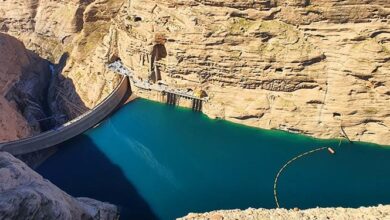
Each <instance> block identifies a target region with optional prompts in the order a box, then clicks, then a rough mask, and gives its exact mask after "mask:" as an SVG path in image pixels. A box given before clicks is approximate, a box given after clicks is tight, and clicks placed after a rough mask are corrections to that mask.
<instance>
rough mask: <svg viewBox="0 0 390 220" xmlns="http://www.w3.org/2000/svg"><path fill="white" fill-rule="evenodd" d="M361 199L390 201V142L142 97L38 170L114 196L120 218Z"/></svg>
mask: <svg viewBox="0 0 390 220" xmlns="http://www.w3.org/2000/svg"><path fill="white" fill-rule="evenodd" d="M325 146H326V147H332V148H333V149H335V151H336V152H337V153H336V154H334V155H332V156H330V155H329V152H327V151H326V150H323V151H319V152H317V153H315V154H311V155H308V156H305V157H303V158H301V159H299V160H297V161H295V162H294V163H292V164H290V165H289V166H288V167H287V168H286V169H285V170H284V171H283V174H282V175H280V177H279V180H278V200H279V205H280V207H282V208H294V207H298V208H301V209H303V208H311V207H317V206H319V207H337V206H343V207H360V206H370V205H378V204H389V203H390V188H389V187H388V186H389V185H390V170H389V169H388V167H389V166H390V160H389V158H390V148H387V147H384V146H378V145H373V144H366V143H359V142H354V143H350V142H348V141H347V140H343V141H341V144H340V140H318V139H313V138H310V137H306V136H302V135H297V134H290V133H286V132H281V131H266V130H261V129H256V128H251V127H246V126H242V125H237V124H233V123H230V122H226V121H221V120H211V119H209V118H207V117H206V116H205V115H203V114H201V113H199V112H195V111H192V110H191V109H183V108H173V107H172V106H171V105H166V104H161V103H156V102H152V101H147V100H145V99H138V100H135V101H133V102H130V103H129V104H127V105H126V106H124V107H123V108H121V109H120V110H119V111H118V112H116V113H115V114H114V115H112V116H111V117H109V118H107V119H106V120H105V121H103V122H102V123H101V124H100V125H99V126H98V127H96V128H94V129H91V130H89V131H88V132H86V133H84V134H82V135H80V136H78V137H76V138H73V139H71V140H69V141H67V142H65V143H62V144H60V145H59V151H58V152H57V153H56V154H55V155H53V156H52V157H51V158H49V159H48V160H47V161H46V162H44V163H43V164H42V165H41V166H40V167H38V169H37V171H38V172H39V173H40V174H42V175H43V176H44V177H45V178H47V179H49V180H50V181H51V182H53V183H54V184H56V185H57V186H58V187H60V188H61V189H63V190H65V191H66V192H68V193H70V194H71V195H72V196H76V197H91V198H95V199H99V200H101V201H107V202H110V203H113V204H116V205H118V206H119V207H120V210H121V219H162V220H165V219H167V220H168V219H174V218H177V217H181V216H184V215H187V214H188V213H189V212H206V211H211V210H219V209H237V208H239V209H246V208H248V207H253V208H276V206H275V201H274V191H273V187H274V179H275V176H276V174H277V173H278V171H279V170H280V168H281V167H282V166H283V165H284V164H285V163H286V162H287V161H289V160H291V159H292V158H294V157H295V156H297V155H300V154H302V153H304V152H308V151H311V150H315V149H317V148H319V147H325Z"/></svg>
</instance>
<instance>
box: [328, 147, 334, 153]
mask: <svg viewBox="0 0 390 220" xmlns="http://www.w3.org/2000/svg"><path fill="white" fill-rule="evenodd" d="M328 151H329V153H331V154H335V153H336V152H335V151H334V150H333V149H332V148H331V147H328Z"/></svg>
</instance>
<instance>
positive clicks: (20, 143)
mask: <svg viewBox="0 0 390 220" xmlns="http://www.w3.org/2000/svg"><path fill="white" fill-rule="evenodd" d="M129 89H130V84H129V81H128V78H127V77H123V78H122V80H121V82H120V84H119V85H118V86H117V87H116V89H115V90H114V91H113V92H112V93H111V94H110V95H109V96H108V97H107V98H106V99H105V100H104V101H103V102H102V103H100V104H99V105H98V106H96V107H95V108H94V109H91V110H89V111H88V112H86V113H84V114H83V115H81V116H79V117H78V118H76V119H74V120H72V121H70V122H68V123H66V124H64V125H62V126H61V127H59V128H57V129H55V130H51V131H47V132H44V133H42V134H39V135H36V136H34V137H31V138H26V139H21V140H17V141H12V142H7V143H1V144H0V151H6V152H9V153H11V154H13V155H22V154H28V153H32V152H35V151H40V150H44V149H47V148H50V147H53V146H55V145H57V144H60V143H62V142H64V141H67V140H69V139H71V138H73V137H75V136H77V135H79V134H81V133H83V132H85V131H86V130H88V129H89V128H91V127H93V126H95V125H96V124H98V123H99V122H101V121H102V120H103V119H104V118H106V117H107V116H108V115H110V114H111V113H112V112H113V111H114V110H115V109H116V108H117V107H118V106H119V105H120V104H121V102H122V99H123V98H124V97H125V96H126V94H127V93H128V91H129Z"/></svg>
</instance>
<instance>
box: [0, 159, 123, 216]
mask: <svg viewBox="0 0 390 220" xmlns="http://www.w3.org/2000/svg"><path fill="white" fill-rule="evenodd" d="M0 176H1V178H0V218H1V219H60V220H62V219H63V220H67V219H80V220H81V219H88V220H93V219H96V220H116V219H118V218H119V214H118V210H117V207H115V206H114V205H111V204H108V203H104V202H99V201H96V200H93V199H89V198H73V197H71V196H70V195H68V194H66V193H65V192H63V191H61V190H60V189H59V188H57V187H56V186H55V185H53V184H52V183H50V182H49V181H48V180H45V179H43V178H42V176H40V175H39V174H37V173H35V172H34V171H33V170H32V169H30V168H29V167H28V166H27V165H26V164H24V163H23V162H22V161H20V160H18V159H16V158H14V157H13V156H12V155H10V154H8V153H4V152H0Z"/></svg>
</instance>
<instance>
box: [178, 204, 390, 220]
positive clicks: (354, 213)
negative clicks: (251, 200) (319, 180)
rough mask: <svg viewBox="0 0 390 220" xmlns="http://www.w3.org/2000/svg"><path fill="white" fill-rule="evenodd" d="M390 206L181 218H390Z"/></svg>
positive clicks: (254, 211)
mask: <svg viewBox="0 0 390 220" xmlns="http://www.w3.org/2000/svg"><path fill="white" fill-rule="evenodd" d="M389 217H390V206H388V205H386V206H382V205H380V206H377V207H367V208H366V207H362V208H357V209H351V208H314V209H307V210H286V209H247V210H244V211H241V210H226V211H214V212H209V213H204V214H195V213H191V214H188V215H187V216H185V217H183V218H179V219H180V220H211V219H212V220H235V219H273V220H284V219H291V220H295V219H296V220H298V219H307V220H310V219H344V220H356V219H388V218H389Z"/></svg>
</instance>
